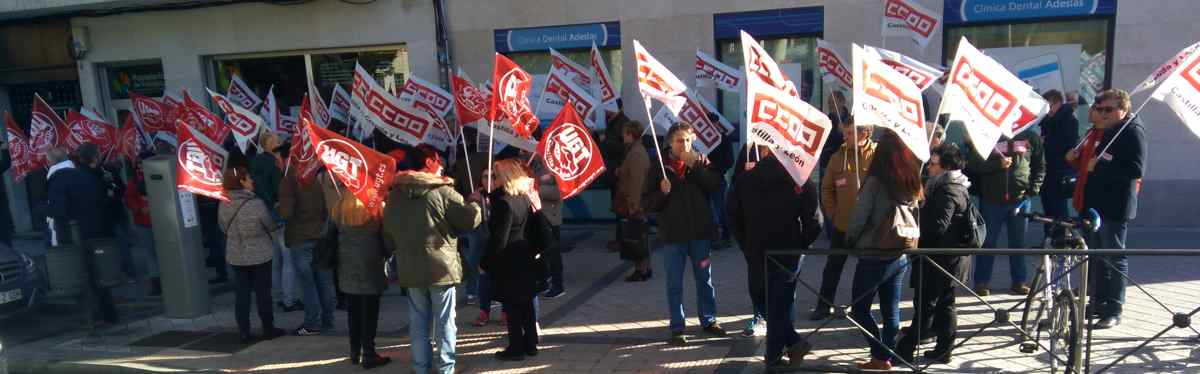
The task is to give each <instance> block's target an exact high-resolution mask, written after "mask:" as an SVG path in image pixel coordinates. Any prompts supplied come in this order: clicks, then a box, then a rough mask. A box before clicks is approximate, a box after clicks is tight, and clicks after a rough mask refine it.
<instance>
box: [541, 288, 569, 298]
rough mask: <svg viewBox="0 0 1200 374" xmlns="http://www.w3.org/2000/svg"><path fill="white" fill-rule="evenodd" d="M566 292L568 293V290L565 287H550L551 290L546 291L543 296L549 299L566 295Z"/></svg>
mask: <svg viewBox="0 0 1200 374" xmlns="http://www.w3.org/2000/svg"><path fill="white" fill-rule="evenodd" d="M566 294H567V290H565V289H563V288H562V287H550V290H548V291H546V293H544V294H542V297H545V298H547V299H553V298H557V297H559V296H562V295H566Z"/></svg>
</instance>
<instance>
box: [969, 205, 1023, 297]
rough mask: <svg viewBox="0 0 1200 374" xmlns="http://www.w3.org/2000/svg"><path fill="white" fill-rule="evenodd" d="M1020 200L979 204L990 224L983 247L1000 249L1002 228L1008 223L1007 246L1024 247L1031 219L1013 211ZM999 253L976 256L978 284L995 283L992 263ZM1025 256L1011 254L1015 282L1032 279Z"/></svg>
mask: <svg viewBox="0 0 1200 374" xmlns="http://www.w3.org/2000/svg"><path fill="white" fill-rule="evenodd" d="M1018 205H1020V202H1017V203H1015V204H996V203H989V202H986V201H983V202H981V203H980V204H979V210H980V213H982V214H983V219H984V221H986V224H987V237H986V238H984V240H983V247H984V248H998V247H999V245H1000V229H1001V228H1002V227H1005V226H1007V228H1008V230H1006V231H1007V232H1008V248H1025V228H1026V226H1028V224H1029V219H1027V218H1024V217H1021V216H1018V215H1016V214H1013V212H1014V211H1015V210H1016V209H1017V206H1018ZM995 257H996V256H984V255H976V256H975V285H976V286H982V285H987V284H990V283H991V282H992V263H994V262H995V261H996V258H995ZM1026 261H1027V260H1026V259H1025V256H1008V270H1009V273H1010V274H1011V275H1012V282H1013V284H1017V283H1025V282H1026V281H1027V280H1028V279H1029V275H1028V274H1027V270H1026V265H1025V263H1026Z"/></svg>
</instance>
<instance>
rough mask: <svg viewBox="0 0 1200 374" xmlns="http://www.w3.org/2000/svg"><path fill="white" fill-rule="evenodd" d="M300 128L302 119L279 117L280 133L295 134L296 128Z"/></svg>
mask: <svg viewBox="0 0 1200 374" xmlns="http://www.w3.org/2000/svg"><path fill="white" fill-rule="evenodd" d="M299 126H300V119H299V118H296V116H279V132H281V133H284V134H295V133H296V132H297V131H296V128H297V127H299Z"/></svg>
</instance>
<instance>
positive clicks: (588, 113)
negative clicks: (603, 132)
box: [535, 69, 602, 129]
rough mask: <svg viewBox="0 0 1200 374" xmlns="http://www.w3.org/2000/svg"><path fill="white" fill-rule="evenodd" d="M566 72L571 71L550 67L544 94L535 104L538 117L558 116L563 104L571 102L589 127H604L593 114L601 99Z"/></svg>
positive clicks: (551, 117) (543, 90)
mask: <svg viewBox="0 0 1200 374" xmlns="http://www.w3.org/2000/svg"><path fill="white" fill-rule="evenodd" d="M566 74H569V73H568V72H566V71H564V70H560V69H550V75H549V76H547V77H546V83H545V85H543V89H542V95H541V96H539V100H540V102H539V103H538V104H537V105H535V107H536V108H537V110H538V113H537V116H538V118H550V119H553V118H556V117H557V116H558V113H559V111H561V110H562V108H563V106H565V105H567V104H570V105H571V106H572V107H574V108H575V113H577V114H579V117H580V118H582V119H584V122H585V124H586V125H587V127H588V128H590V129H600V128H602V126H601V125H600V124H599V123H598V121H596V116H594V115H593V113H594V111H595V110H596V109H598V108H600V101H599V100H597V99H596V98H595V97H593V96H592V95H590V94H589V92H588V91H587V90H586V89H584V88H583V87H586V86H579V85H576V84H575V82H573V81H572V79H571V78H570V76H568V75H566Z"/></svg>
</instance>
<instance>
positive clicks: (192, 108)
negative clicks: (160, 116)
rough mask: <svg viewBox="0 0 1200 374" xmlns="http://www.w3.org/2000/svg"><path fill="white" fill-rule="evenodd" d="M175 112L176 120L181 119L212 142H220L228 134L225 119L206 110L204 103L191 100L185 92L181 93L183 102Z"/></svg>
mask: <svg viewBox="0 0 1200 374" xmlns="http://www.w3.org/2000/svg"><path fill="white" fill-rule="evenodd" d="M177 113H178V121H183V123H185V124H187V125H188V126H191V127H192V129H194V130H196V131H199V132H200V133H201V134H204V137H206V138H208V139H209V140H211V141H213V142H214V143H217V144H220V143H221V142H224V141H225V137H226V136H229V128H228V127H226V126H225V121H222V120H221V117H219V116H217V115H216V114H213V113H212V112H210V111H208V108H207V107H205V106H204V105H200V103H197V102H196V101H195V100H192V97H191V96H189V95H188V94H187V92H184V93H183V104H182V105H180V106H179V109H178V111H177ZM176 139H178V134H176ZM179 141H181V142H182V141H183V140H182V139H180V140H179Z"/></svg>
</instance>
